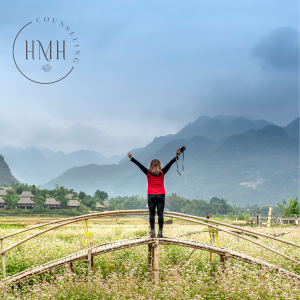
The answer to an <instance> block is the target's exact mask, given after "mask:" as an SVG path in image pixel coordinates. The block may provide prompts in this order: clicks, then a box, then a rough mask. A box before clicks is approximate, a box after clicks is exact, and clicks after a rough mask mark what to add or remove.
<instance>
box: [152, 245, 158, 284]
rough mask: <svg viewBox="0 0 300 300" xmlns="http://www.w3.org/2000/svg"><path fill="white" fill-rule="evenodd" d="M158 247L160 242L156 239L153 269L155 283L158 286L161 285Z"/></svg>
mask: <svg viewBox="0 0 300 300" xmlns="http://www.w3.org/2000/svg"><path fill="white" fill-rule="evenodd" d="M158 246H159V240H158V239H155V244H154V257H153V260H154V268H153V273H154V274H153V275H154V283H155V284H156V285H157V284H158V283H159V253H158Z"/></svg>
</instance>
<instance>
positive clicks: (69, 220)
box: [0, 210, 300, 278]
mask: <svg viewBox="0 0 300 300" xmlns="http://www.w3.org/2000/svg"><path fill="white" fill-rule="evenodd" d="M148 214H149V211H148V210H123V211H109V212H101V213H95V214H88V215H82V216H77V217H71V218H66V219H61V220H57V221H52V222H48V223H45V224H40V225H37V226H33V227H31V228H27V229H24V230H21V231H18V232H15V233H12V234H9V235H6V236H1V237H0V240H1V252H0V255H2V266H3V277H4V278H5V277H6V271H5V254H6V253H7V252H8V251H10V250H12V249H14V248H15V247H17V246H19V245H21V244H23V243H25V242H27V241H28V240H31V239H33V238H35V237H37V236H39V235H41V234H44V233H46V232H48V231H51V230H53V229H56V228H59V227H62V226H66V225H69V224H71V223H75V222H79V221H83V220H89V219H94V218H99V217H100V218H101V217H110V216H118V215H148ZM164 215H165V216H166V217H172V218H177V219H181V220H185V221H189V222H193V223H197V224H201V225H205V226H208V227H212V228H216V229H218V230H220V231H224V232H226V233H229V234H231V235H234V236H237V237H239V238H242V239H245V240H247V241H249V242H252V243H254V244H256V245H258V246H260V247H263V248H265V249H268V250H270V251H272V252H273V253H276V254H278V255H280V256H282V257H284V258H286V259H289V260H291V261H293V262H294V263H297V264H300V262H298V261H297V260H295V259H293V258H291V257H289V256H287V255H285V254H283V253H280V252H278V251H276V250H274V249H272V248H270V247H268V246H265V245H262V244H260V243H259V242H257V241H254V240H252V239H249V238H247V237H245V236H242V235H239V234H236V233H234V232H231V231H228V230H225V229H223V228H220V227H218V226H215V225H212V224H209V223H214V224H217V225H222V226H225V227H230V228H234V229H238V230H241V228H240V227H238V226H234V225H230V224H227V223H223V222H218V221H214V220H211V219H206V218H202V217H197V216H192V215H186V214H181V213H176V212H165V213H164ZM194 219H197V220H201V221H197V220H194ZM57 223H62V224H58V225H55V226H52V227H50V228H47V229H44V230H42V231H40V232H38V233H36V234H33V235H31V236H29V237H27V238H25V239H23V240H21V241H19V242H18V243H16V244H14V245H11V246H10V247H8V248H6V249H4V239H6V238H8V237H11V236H14V235H17V234H21V233H24V232H26V231H30V230H33V229H37V228H40V227H45V226H49V225H52V224H57ZM242 231H244V232H249V233H252V234H255V235H259V236H263V237H265V238H269V239H273V240H276V241H279V242H282V243H285V244H289V245H292V246H295V247H298V248H300V245H298V244H295V243H292V242H290V241H286V240H283V239H280V238H277V237H273V236H268V235H265V234H263V233H259V232H255V231H252V230H249V229H244V228H243V229H242Z"/></svg>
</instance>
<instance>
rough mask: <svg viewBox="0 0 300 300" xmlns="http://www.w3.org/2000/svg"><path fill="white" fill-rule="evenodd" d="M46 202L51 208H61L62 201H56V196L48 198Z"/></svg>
mask: <svg viewBox="0 0 300 300" xmlns="http://www.w3.org/2000/svg"><path fill="white" fill-rule="evenodd" d="M45 203H46V205H47V206H48V207H49V208H51V209H54V208H60V203H59V202H58V201H56V200H55V199H54V198H46V201H45Z"/></svg>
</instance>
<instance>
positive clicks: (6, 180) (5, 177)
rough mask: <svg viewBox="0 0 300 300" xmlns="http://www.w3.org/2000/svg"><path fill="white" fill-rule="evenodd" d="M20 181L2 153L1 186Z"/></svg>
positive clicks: (0, 163) (0, 162)
mask: <svg viewBox="0 0 300 300" xmlns="http://www.w3.org/2000/svg"><path fill="white" fill-rule="evenodd" d="M12 182H14V183H16V182H18V180H17V179H16V178H15V177H14V176H13V175H12V174H11V171H10V169H9V166H8V164H7V163H6V162H5V160H4V157H3V156H2V155H0V186H1V185H11V183H12Z"/></svg>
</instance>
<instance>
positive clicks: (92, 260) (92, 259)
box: [90, 242, 94, 268]
mask: <svg viewBox="0 0 300 300" xmlns="http://www.w3.org/2000/svg"><path fill="white" fill-rule="evenodd" d="M93 247H94V242H90V248H93ZM91 251H92V250H91ZM93 267H94V257H93V256H92V255H91V268H93Z"/></svg>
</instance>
